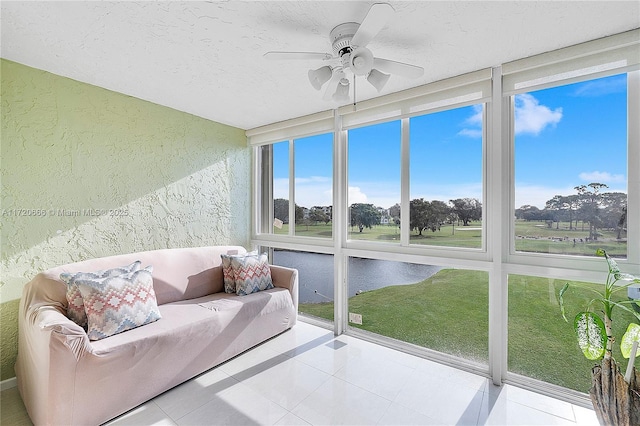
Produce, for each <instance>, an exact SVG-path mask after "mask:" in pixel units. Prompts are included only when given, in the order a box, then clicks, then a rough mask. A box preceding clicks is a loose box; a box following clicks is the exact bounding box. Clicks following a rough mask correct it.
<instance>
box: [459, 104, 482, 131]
mask: <svg viewBox="0 0 640 426" xmlns="http://www.w3.org/2000/svg"><path fill="white" fill-rule="evenodd" d="M464 125H466V126H469V127H471V128H468V127H465V128H464V129H462V130H460V131H459V132H458V136H466V137H469V138H481V137H482V105H474V106H473V115H472V116H471V117H469V118H467V119H466V120H465V121H464Z"/></svg>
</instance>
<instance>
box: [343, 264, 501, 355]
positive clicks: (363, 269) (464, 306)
mask: <svg viewBox="0 0 640 426" xmlns="http://www.w3.org/2000/svg"><path fill="white" fill-rule="evenodd" d="M348 282H349V285H348V288H349V291H348V294H349V299H348V307H349V324H350V326H352V327H355V328H358V329H360V330H364V331H367V332H371V333H376V334H379V335H382V336H386V337H390V338H392V339H395V340H399V341H403V342H408V343H411V344H413V345H418V346H422V347H425V348H429V349H432V350H435V351H438V352H442V353H445V354H448V355H453V356H455V357H459V358H464V359H467V360H470V361H473V362H474V363H478V364H485V365H486V364H487V360H488V327H487V323H488V321H487V319H488V309H487V307H488V289H489V285H488V284H489V276H488V274H487V273H486V272H479V271H471V270H457V269H448V268H443V267H441V266H436V265H420V264H415V263H407V262H394V261H388V260H377V259H367V258H358V257H350V258H349V281H348Z"/></svg>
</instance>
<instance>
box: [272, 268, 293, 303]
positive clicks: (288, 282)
mask: <svg viewBox="0 0 640 426" xmlns="http://www.w3.org/2000/svg"><path fill="white" fill-rule="evenodd" d="M269 267H270V268H271V280H272V281H273V285H274V286H275V287H280V288H286V289H287V290H289V292H290V293H291V299H292V300H293V305H294V306H295V308H296V312H298V270H297V269H293V268H287V267H284V266H278V265H269Z"/></svg>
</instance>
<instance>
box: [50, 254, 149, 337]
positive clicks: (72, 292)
mask: <svg viewBox="0 0 640 426" xmlns="http://www.w3.org/2000/svg"><path fill="white" fill-rule="evenodd" d="M140 265H141V262H140V261H139V260H137V261H135V262H133V263H132V264H130V265H126V266H120V267H117V268H111V269H104V270H101V271H96V272H75V273H72V272H63V273H61V274H60V279H61V280H62V281H64V283H65V284H67V302H68V305H67V317H69V319H70V320H71V321H73V322H75V323H76V324H78V325H79V326H80V327H84V328H86V327H87V314H86V312H85V310H84V301H83V298H82V293H80V288H78V284H77V283H76V281H77V280H95V279H104V278H107V277H114V276H116V275H122V274H127V273H130V272H134V271H137V270H139V269H140Z"/></svg>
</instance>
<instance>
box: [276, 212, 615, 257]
mask: <svg viewBox="0 0 640 426" xmlns="http://www.w3.org/2000/svg"><path fill="white" fill-rule="evenodd" d="M568 228H569V225H568V224H567V223H564V222H562V223H560V226H559V227H558V228H556V224H553V226H552V227H551V228H549V227H547V225H546V224H545V223H544V222H543V221H532V222H527V221H523V220H516V222H515V236H516V238H515V245H516V250H517V251H523V252H534V253H550V254H566V255H581V256H592V255H593V253H595V251H596V249H598V248H602V249H605V250H607V253H609V254H610V255H612V256H625V255H626V250H627V243H626V240H624V239H623V240H617V239H616V237H617V234H616V232H614V231H599V232H600V233H601V234H602V236H601V237H600V238H599V240H598V241H593V242H589V243H587V242H585V238H586V237H587V236H588V235H589V230H588V224H585V225H584V227H583V224H582V223H581V222H579V223H578V227H577V229H571V230H569V229H568ZM585 229H586V231H585ZM274 232H275V233H276V234H284V235H286V234H288V232H289V226H288V225H284V226H283V227H282V229H276V230H275V231H274ZM296 235H298V236H306V237H321V238H331V237H332V231H331V224H330V223H329V224H327V225H325V224H319V225H296ZM349 238H350V239H352V240H367V241H382V242H390V243H393V242H396V243H399V242H400V229H399V228H398V227H397V226H393V225H377V226H374V227H373V228H371V229H367V228H365V229H364V230H363V231H362V232H358V229H357V228H349ZM574 238H575V239H576V242H575V244H574V241H573V240H574ZM581 238H582V239H583V241H582V242H580V239H581ZM410 241H411V244H423V245H432V246H440V247H442V246H446V247H461V248H481V247H482V223H481V222H472V223H470V224H469V226H458V225H451V224H445V225H443V226H442V227H441V228H440V230H438V231H436V232H432V231H423V232H422V235H417V234H416V232H411V234H410Z"/></svg>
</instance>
